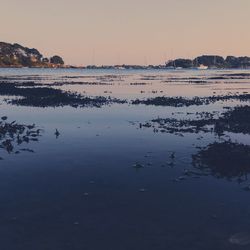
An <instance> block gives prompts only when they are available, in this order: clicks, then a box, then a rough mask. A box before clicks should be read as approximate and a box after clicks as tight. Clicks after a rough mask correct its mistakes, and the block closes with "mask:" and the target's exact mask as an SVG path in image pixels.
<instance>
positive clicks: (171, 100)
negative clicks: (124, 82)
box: [132, 93, 250, 107]
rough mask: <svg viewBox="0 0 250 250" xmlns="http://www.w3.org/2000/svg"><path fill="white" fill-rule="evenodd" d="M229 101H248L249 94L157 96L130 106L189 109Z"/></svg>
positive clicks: (136, 101)
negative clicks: (186, 96) (187, 96)
mask: <svg viewBox="0 0 250 250" xmlns="http://www.w3.org/2000/svg"><path fill="white" fill-rule="evenodd" d="M229 100H238V101H244V102H246V101H250V94H248V93H245V94H234V95H230V94H228V95H220V96H215V95H214V96H208V97H198V96H196V97H193V98H191V99H189V98H184V97H181V96H179V97H166V96H158V97H155V98H148V99H143V100H141V99H136V100H133V101H132V104H135V105H138V104H144V105H153V106H169V107H189V106H193V105H196V106H201V105H208V104H211V103H215V102H219V101H229Z"/></svg>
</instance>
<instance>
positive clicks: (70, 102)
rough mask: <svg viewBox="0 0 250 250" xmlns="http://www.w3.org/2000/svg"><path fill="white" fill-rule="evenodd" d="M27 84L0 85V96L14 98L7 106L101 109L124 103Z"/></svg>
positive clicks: (107, 98)
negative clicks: (109, 105) (105, 106)
mask: <svg viewBox="0 0 250 250" xmlns="http://www.w3.org/2000/svg"><path fill="white" fill-rule="evenodd" d="M25 85H27V84H25V83H24V84H22V85H20V84H17V83H3V82H2V83H0V95H2V96H16V97H20V98H15V99H13V98H11V99H7V100H6V101H7V102H8V103H9V104H13V105H20V106H33V107H59V106H71V107H101V106H103V105H108V104H111V103H124V102H125V101H124V100H119V99H116V98H111V97H103V96H100V97H86V96H82V95H80V94H77V93H72V92H67V91H62V90H60V89H54V88H49V87H32V88H31V87H27V86H25Z"/></svg>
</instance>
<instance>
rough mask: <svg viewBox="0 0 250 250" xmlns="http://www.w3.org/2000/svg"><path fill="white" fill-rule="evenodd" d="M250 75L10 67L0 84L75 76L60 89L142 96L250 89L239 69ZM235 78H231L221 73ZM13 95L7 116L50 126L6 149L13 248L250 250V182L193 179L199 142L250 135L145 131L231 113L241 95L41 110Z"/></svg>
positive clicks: (3, 175)
mask: <svg viewBox="0 0 250 250" xmlns="http://www.w3.org/2000/svg"><path fill="white" fill-rule="evenodd" d="M249 73H250V72H249V71H197V70H196V71H121V70H118V71H90V70H89V71H87V70H38V69H33V70H32V69H19V70H15V69H2V70H0V78H1V79H0V80H1V81H7V82H8V83H10V82H35V83H44V84H53V83H55V82H57V83H58V82H63V83H64V85H62V86H56V87H55V88H59V89H63V90H71V91H77V92H78V93H81V94H85V95H88V96H100V95H101V96H111V97H116V98H121V99H127V100H133V99H135V98H139V99H143V98H147V97H156V96H183V97H190V98H191V97H193V96H211V95H213V94H216V95H222V94H223V95H224V94H230V93H233V94H235V93H239V94H242V93H249V92H250V91H249V90H250V79H248V78H247V77H245V76H244V77H242V75H241V76H240V77H237V79H234V77H232V75H233V74H249ZM225 74H226V75H228V74H231V76H230V77H225V78H226V79H225V78H223V79H214V78H219V77H218V76H221V75H225ZM210 78H213V79H210ZM72 82H78V83H79V84H72ZM66 83H67V84H66ZM6 98H12V97H10V96H8V97H7V96H2V97H1V105H0V110H1V112H0V116H8V121H10V122H12V121H16V122H18V123H20V124H33V123H34V124H35V125H36V128H39V129H41V131H42V132H41V136H39V138H38V141H30V142H29V143H22V144H21V145H14V146H15V149H14V150H13V151H12V152H9V153H8V152H7V151H6V150H5V148H2V149H0V156H1V157H2V158H3V160H1V161H0V249H1V250H80V249H81V250H99V249H103V250H134V249H136V250H139V249H143V250H163V249H170V250H182V249H185V250H186V249H187V250H188V249H190V250H210V249H215V250H217V249H218V250H224V249H225V250H231V249H249V247H250V245H249V243H250V219H249V218H250V193H249V192H247V191H245V187H246V186H248V185H249V182H248V181H247V180H245V181H239V179H237V178H231V179H229V178H223V176H220V178H216V177H215V176H214V175H212V174H207V175H204V176H192V177H190V178H186V177H183V173H184V172H185V170H187V169H193V165H192V155H193V154H196V153H197V152H198V150H199V149H198V147H200V146H201V147H202V146H207V145H208V144H210V143H213V142H215V141H220V140H225V138H230V140H231V141H233V142H236V141H237V142H238V143H243V144H244V145H249V144H250V140H249V139H250V137H249V135H248V134H247V133H246V134H244V135H243V134H241V133H226V135H225V136H224V137H218V136H216V135H215V134H214V133H205V132H197V133H185V134H181V135H180V134H175V133H161V132H158V133H156V131H154V130H153V129H151V128H147V127H142V128H140V123H145V122H147V121H150V120H152V119H154V118H158V117H160V118H167V117H175V118H177V117H179V118H185V117H189V116H191V117H192V116H194V113H195V112H201V111H209V112H212V111H218V112H221V111H222V110H223V107H225V106H231V107H232V106H235V105H241V104H242V103H241V102H240V101H237V100H236V101H225V102H222V101H219V102H216V103H213V104H210V105H201V106H189V107H163V106H154V105H150V106H146V105H132V104H131V103H126V104H118V103H115V104H111V105H105V106H103V107H101V108H97V107H83V108H80V107H78V108H73V107H69V106H63V107H56V108H54V107H46V108H41V107H32V106H15V105H12V104H7V103H6V101H5V99H6ZM13 98H16V97H13ZM244 105H249V101H247V102H244ZM56 129H58V131H59V133H60V135H59V136H56V134H55V131H56ZM1 139H3V138H1ZM20 149H21V150H20ZM22 149H26V150H22ZM27 149H29V151H30V152H28V151H27ZM17 151H18V152H17ZM15 152H16V153H15Z"/></svg>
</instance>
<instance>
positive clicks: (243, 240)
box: [229, 232, 250, 246]
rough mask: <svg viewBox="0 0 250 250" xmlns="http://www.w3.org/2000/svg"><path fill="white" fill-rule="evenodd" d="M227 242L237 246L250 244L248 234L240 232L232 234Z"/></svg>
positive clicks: (249, 234)
mask: <svg viewBox="0 0 250 250" xmlns="http://www.w3.org/2000/svg"><path fill="white" fill-rule="evenodd" d="M229 242H230V243H232V244H235V245H239V246H246V245H249V244H250V232H242V233H237V234H234V235H232V236H231V237H230V239H229Z"/></svg>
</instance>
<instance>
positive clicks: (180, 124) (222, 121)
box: [140, 106, 250, 136]
mask: <svg viewBox="0 0 250 250" xmlns="http://www.w3.org/2000/svg"><path fill="white" fill-rule="evenodd" d="M197 114H199V115H200V116H201V117H202V118H200V119H194V120H191V119H182V120H178V119H174V118H157V119H153V120H151V121H149V122H146V123H144V124H140V128H143V127H145V128H153V129H154V132H162V133H199V132H214V133H216V134H217V135H219V136H222V135H223V134H224V133H225V132H232V133H244V134H250V107H249V106H238V107H235V108H231V109H229V110H228V111H226V112H224V113H222V114H221V116H220V117H219V118H215V117H214V114H212V113H208V112H204V113H197Z"/></svg>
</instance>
